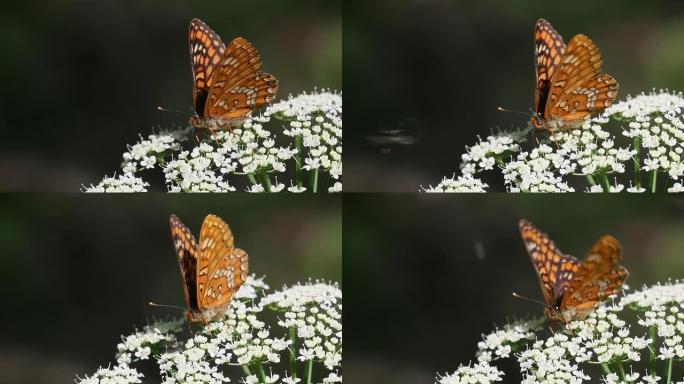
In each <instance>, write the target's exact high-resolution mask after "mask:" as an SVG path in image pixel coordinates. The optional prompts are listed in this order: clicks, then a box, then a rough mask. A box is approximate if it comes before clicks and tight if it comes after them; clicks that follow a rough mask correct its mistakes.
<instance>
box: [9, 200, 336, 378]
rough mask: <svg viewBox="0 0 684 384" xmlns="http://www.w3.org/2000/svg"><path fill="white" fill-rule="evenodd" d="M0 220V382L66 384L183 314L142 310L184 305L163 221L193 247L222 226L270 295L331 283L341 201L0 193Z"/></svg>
mask: <svg viewBox="0 0 684 384" xmlns="http://www.w3.org/2000/svg"><path fill="white" fill-rule="evenodd" d="M0 212H2V214H1V215H0V255H1V259H2V263H0V292H1V293H2V298H3V315H2V317H1V318H0V328H2V329H3V330H4V331H3V332H2V334H1V335H0V371H1V372H2V375H1V376H2V379H0V381H1V382H3V383H70V382H73V380H74V378H75V375H76V374H79V375H80V376H81V377H82V376H83V375H84V374H92V373H94V372H95V370H96V369H97V368H98V367H99V366H101V365H102V366H107V364H108V363H109V362H112V361H113V360H114V353H115V352H116V344H117V343H118V342H119V341H120V335H122V334H129V333H131V332H133V330H134V328H133V327H134V326H138V327H142V326H144V325H145V324H146V323H147V321H148V320H152V319H153V318H157V319H161V318H165V317H166V316H173V317H177V316H182V315H183V314H182V313H181V311H180V310H176V309H170V308H154V307H150V306H149V305H148V302H149V301H155V302H157V303H163V304H170V305H179V306H183V307H184V306H185V303H184V300H183V288H182V283H181V277H180V271H179V267H178V262H177V260H176V255H175V251H174V249H173V244H172V240H171V234H170V230H169V215H170V214H171V213H175V214H176V215H177V216H178V217H180V219H181V220H182V221H183V222H184V223H185V224H186V225H187V226H188V227H189V228H190V229H191V230H192V232H193V234H194V235H195V237H196V238H197V237H198V236H199V230H200V227H201V225H202V221H203V220H204V217H205V216H206V215H207V214H209V213H213V214H216V215H218V216H220V217H222V218H223V219H224V220H225V221H226V222H227V223H228V225H229V226H230V228H231V230H232V231H233V234H234V236H235V243H236V246H237V247H239V248H242V249H244V250H246V251H247V252H248V254H249V262H250V265H249V267H250V273H254V274H256V275H257V276H264V275H265V276H266V278H265V282H266V283H267V284H269V285H270V287H271V288H272V289H280V288H281V287H282V286H283V285H286V284H287V285H292V284H295V283H297V282H306V281H307V280H308V279H309V278H311V279H325V280H327V281H336V282H339V283H340V284H341V283H342V217H341V197H340V196H320V197H319V196H304V195H297V196H284V195H277V196H276V195H263V196H262V195H259V196H257V195H247V194H239V195H235V196H232V197H231V198H230V199H227V198H225V197H220V198H219V197H215V196H210V195H193V196H182V197H181V196H167V195H166V194H149V195H148V194H145V195H136V196H131V195H127V196H103V197H98V196H88V197H87V198H83V197H82V196H76V195H70V194H52V195H44V194H40V195H38V194H22V195H1V197H0ZM143 366H145V365H144V364H143ZM152 366H153V365H150V367H152ZM152 372H154V370H152ZM154 381H155V380H151V381H150V382H154ZM157 382H158V380H157Z"/></svg>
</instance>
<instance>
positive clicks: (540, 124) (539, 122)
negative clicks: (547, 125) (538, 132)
mask: <svg viewBox="0 0 684 384" xmlns="http://www.w3.org/2000/svg"><path fill="white" fill-rule="evenodd" d="M530 122H531V123H532V126H534V127H535V128H536V129H543V128H544V120H543V119H542V118H541V116H539V115H538V114H534V115H532V117H530Z"/></svg>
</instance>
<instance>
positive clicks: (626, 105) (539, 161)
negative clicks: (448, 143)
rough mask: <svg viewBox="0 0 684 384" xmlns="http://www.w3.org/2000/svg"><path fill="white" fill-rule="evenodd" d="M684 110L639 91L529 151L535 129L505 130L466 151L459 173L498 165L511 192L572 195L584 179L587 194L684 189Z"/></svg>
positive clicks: (664, 96)
mask: <svg viewBox="0 0 684 384" xmlns="http://www.w3.org/2000/svg"><path fill="white" fill-rule="evenodd" d="M683 109H684V97H683V96H682V94H681V93H670V92H666V91H660V92H652V93H650V94H641V95H639V96H637V97H634V98H628V99H627V100H625V101H621V102H618V103H616V104H614V105H613V106H611V107H609V108H607V109H606V110H605V111H604V113H603V114H601V115H599V116H596V117H593V118H591V119H589V120H587V122H585V123H584V124H583V125H582V126H581V127H580V128H577V129H572V130H568V131H561V132H555V133H552V134H546V133H539V132H535V133H534V134H533V135H534V136H535V137H539V136H542V135H543V136H548V138H547V139H548V140H547V142H546V143H544V142H542V143H541V144H540V145H539V146H537V147H534V148H532V149H531V150H529V151H526V150H523V149H522V147H521V144H523V143H524V142H526V141H528V140H527V139H528V138H529V136H530V132H531V131H533V130H534V129H532V128H529V127H528V128H527V129H523V130H518V131H513V132H508V133H506V132H504V133H499V134H496V135H492V136H489V137H487V138H486V139H485V140H481V139H479V143H478V144H476V145H474V146H472V147H468V148H467V149H466V153H465V154H464V155H463V156H462V163H461V172H462V173H463V175H476V174H479V173H481V172H485V171H491V170H494V169H497V168H498V169H500V170H501V171H502V174H503V176H504V183H505V185H506V187H507V190H508V191H509V192H573V191H575V186H573V185H571V184H569V182H570V179H571V176H575V177H577V176H580V177H582V178H586V179H587V180H588V181H589V183H590V186H589V187H588V188H586V191H587V192H620V191H623V190H626V191H627V192H645V191H647V190H649V191H651V192H656V191H658V182H659V181H658V180H659V178H660V179H662V180H661V182H662V181H667V183H666V184H665V187H661V188H660V190H667V191H668V192H683V191H684V180H682V176H684V159H683V153H684V113H683ZM609 123H611V124H610V125H609ZM613 123H615V124H616V125H618V127H617V128H616V127H614V126H613ZM535 141H536V140H535ZM628 170H629V171H630V172H627V171H628ZM642 178H646V179H647V180H646V185H647V186H648V189H647V188H645V187H644V186H642V183H643V182H644V180H642ZM452 179H453V178H452ZM619 179H620V180H619ZM626 182H628V183H627V184H629V185H628V186H627V185H626ZM430 191H431V192H440V191H439V190H432V189H430ZM441 192H447V191H446V190H443V191H441Z"/></svg>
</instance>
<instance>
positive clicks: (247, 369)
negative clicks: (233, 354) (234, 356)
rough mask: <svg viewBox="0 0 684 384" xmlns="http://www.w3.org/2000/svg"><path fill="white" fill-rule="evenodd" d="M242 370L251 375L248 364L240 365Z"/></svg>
mask: <svg viewBox="0 0 684 384" xmlns="http://www.w3.org/2000/svg"><path fill="white" fill-rule="evenodd" d="M242 370H243V371H244V372H245V374H246V375H247V376H251V375H252V371H251V370H250V369H249V366H248V365H243V366H242Z"/></svg>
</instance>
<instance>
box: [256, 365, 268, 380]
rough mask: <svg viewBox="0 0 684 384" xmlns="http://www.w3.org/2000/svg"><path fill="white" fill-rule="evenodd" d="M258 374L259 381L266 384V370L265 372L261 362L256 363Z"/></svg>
mask: <svg viewBox="0 0 684 384" xmlns="http://www.w3.org/2000/svg"><path fill="white" fill-rule="evenodd" d="M256 368H257V376H259V382H260V383H261V384H266V372H264V367H263V366H262V365H261V363H256Z"/></svg>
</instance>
